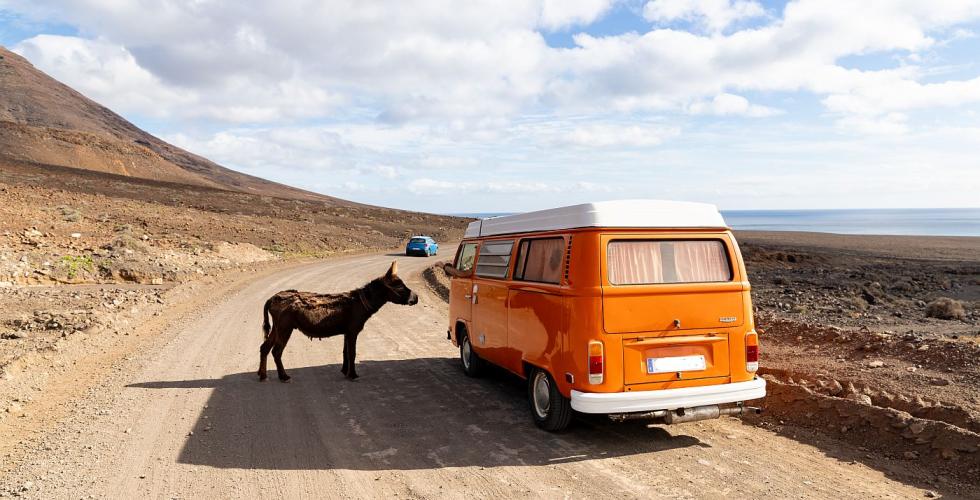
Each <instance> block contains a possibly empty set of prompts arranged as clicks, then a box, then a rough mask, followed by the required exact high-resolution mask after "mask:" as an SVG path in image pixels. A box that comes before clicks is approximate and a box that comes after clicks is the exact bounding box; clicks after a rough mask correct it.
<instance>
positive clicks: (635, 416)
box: [609, 410, 667, 422]
mask: <svg viewBox="0 0 980 500" xmlns="http://www.w3.org/2000/svg"><path fill="white" fill-rule="evenodd" d="M665 416H667V410H653V411H645V412H641V413H613V414H610V415H609V419H610V420H612V421H613V422H625V421H627V420H655V419H660V418H664V417H665Z"/></svg>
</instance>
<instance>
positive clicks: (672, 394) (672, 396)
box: [572, 377, 766, 414]
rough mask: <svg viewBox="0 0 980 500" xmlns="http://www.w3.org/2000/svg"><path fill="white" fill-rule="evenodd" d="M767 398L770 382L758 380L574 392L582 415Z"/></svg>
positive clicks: (573, 398) (575, 400)
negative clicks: (673, 387) (664, 387)
mask: <svg viewBox="0 0 980 500" xmlns="http://www.w3.org/2000/svg"><path fill="white" fill-rule="evenodd" d="M765 395H766V381H765V380H763V379H762V378H759V377H756V378H755V379H753V380H749V381H747V382H734V383H731V384H719V385H706V386H701V387H682V388H679V389H663V390H659V391H637V392H609V393H605V392H579V391H575V390H573V391H572V409H574V410H575V411H578V412H581V413H600V414H604V413H630V412H635V411H652V410H676V409H677V408H692V407H695V406H704V405H718V404H724V403H736V402H739V401H748V400H750V399H758V398H761V397H764V396H765Z"/></svg>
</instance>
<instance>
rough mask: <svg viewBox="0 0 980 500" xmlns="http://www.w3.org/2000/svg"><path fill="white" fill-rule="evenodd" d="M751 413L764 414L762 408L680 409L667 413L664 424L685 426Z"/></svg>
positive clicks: (705, 407)
mask: <svg viewBox="0 0 980 500" xmlns="http://www.w3.org/2000/svg"><path fill="white" fill-rule="evenodd" d="M750 413H754V414H757V415H758V414H759V413H762V408H756V407H754V406H742V405H739V406H733V407H731V408H720V407H719V406H718V405H708V406H696V407H694V408H678V409H676V410H671V411H669V412H667V415H665V416H664V422H667V424H683V423H686V422H697V421H698V420H708V419H712V418H718V417H720V416H722V415H748V414H750Z"/></svg>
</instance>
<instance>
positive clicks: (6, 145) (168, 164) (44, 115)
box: [0, 46, 358, 205]
mask: <svg viewBox="0 0 980 500" xmlns="http://www.w3.org/2000/svg"><path fill="white" fill-rule="evenodd" d="M0 89H2V90H3V91H2V92H0V158H5V159H9V160H15V161H28V162H33V163H39V164H48V165H55V166H63V167H71V168H78V169H83V170H94V171H98V172H105V173H112V174H117V175H125V176H131V177H137V178H143V179H150V180H158V181H168V182H177V183H181V184H191V185H197V186H205V187H212V188H219V189H227V190H231V191H240V192H245V193H251V194H257V195H263V196H275V197H279V198H290V199H300V200H309V201H321V202H326V203H330V204H336V205H348V204H350V205H358V204H357V203H353V202H349V201H346V200H342V199H339V198H334V197H331V196H327V195H322V194H318V193H313V192H309V191H305V190H302V189H299V188H295V187H291V186H286V185H284V184H279V183H276V182H272V181H268V180H265V179H262V178H259V177H255V176H251V175H248V174H244V173H241V172H238V171H235V170H232V169H229V168H227V167H223V166H221V165H219V164H217V163H215V162H213V161H211V160H208V159H207V158H204V157H202V156H199V155H197V154H194V153H191V152H189V151H186V150H183V149H181V148H179V147H177V146H174V145H172V144H170V143H167V142H166V141H163V140H162V139H159V138H158V137H156V136H154V135H152V134H150V133H149V132H146V131H144V130H142V129H140V128H139V127H137V126H136V125H134V124H132V123H131V122H129V121H128V120H126V119H125V118H123V117H122V116H120V115H119V114H117V113H115V112H114V111H112V110H110V109H109V108H107V107H105V106H103V105H101V104H99V103H97V102H95V101H94V100H92V99H89V98H88V97H86V96H85V95H83V94H81V93H80V92H78V91H76V90H74V89H73V88H71V87H69V86H68V85H66V84H64V83H62V82H60V81H58V80H56V79H54V78H53V77H51V76H49V75H47V74H46V73H44V72H43V71H41V70H39V69H37V68H36V67H34V65H33V64H31V62H30V61H28V60H27V59H26V58H24V57H23V56H20V55H19V54H16V53H14V52H11V51H10V50H8V49H6V48H5V47H3V46H0Z"/></svg>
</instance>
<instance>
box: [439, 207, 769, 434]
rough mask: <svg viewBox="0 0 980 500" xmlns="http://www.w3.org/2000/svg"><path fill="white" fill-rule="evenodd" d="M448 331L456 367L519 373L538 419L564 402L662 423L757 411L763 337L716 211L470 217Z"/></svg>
mask: <svg viewBox="0 0 980 500" xmlns="http://www.w3.org/2000/svg"><path fill="white" fill-rule="evenodd" d="M454 267H455V272H454V273H453V274H454V275H455V276H454V277H453V278H452V285H451V292H450V301H449V320H450V321H449V323H450V324H449V337H450V339H451V340H452V342H453V344H454V345H456V346H458V347H459V353H460V360H461V363H462V367H463V371H464V372H465V373H466V374H467V375H470V376H478V375H479V374H480V373H481V371H482V370H483V368H485V364H486V363H492V364H494V365H497V366H500V367H502V368H504V369H506V370H508V371H511V372H513V373H515V374H517V375H518V376H521V377H523V378H525V379H527V381H528V386H527V387H528V390H527V392H528V399H529V402H530V408H531V414H532V417H533V418H534V422H535V423H536V424H537V425H538V426H539V427H541V428H543V429H546V430H549V431H560V430H562V429H564V428H565V427H567V426H568V424H569V423H570V422H571V417H572V413H573V410H574V411H577V412H581V413H594V414H605V415H609V416H610V417H611V418H612V419H613V420H627V419H635V418H642V419H656V420H659V421H662V422H664V423H667V424H673V423H681V422H692V421H696V420H703V419H708V418H716V417H718V416H720V415H731V414H740V413H743V412H747V411H758V410H757V409H755V408H750V407H748V406H745V405H744V404H743V402H745V401H749V400H753V399H757V398H761V397H763V396H765V393H766V383H765V381H764V380H763V379H762V378H760V377H758V376H756V371H757V370H758V367H759V339H758V336H757V335H756V332H755V326H754V324H753V319H752V303H751V298H750V296H749V282H748V277H747V276H746V273H745V266H744V264H743V263H742V257H741V254H740V253H739V249H738V244H737V243H736V242H735V238H734V236H733V235H732V232H731V230H730V229H729V228H728V227H727V225H726V224H725V221H724V219H723V218H722V216H721V214H720V213H719V212H718V210H717V209H716V208H715V207H714V206H713V205H708V204H702V203H687V202H669V201H656V200H624V201H608V202H597V203H587V204H583V205H574V206H570V207H563V208H555V209H550V210H542V211H538V212H530V213H524V214H519V215H511V216H505V217H495V218H490V219H484V220H479V221H475V222H472V223H470V225H469V227H468V228H467V230H466V234H465V236H464V239H463V241H462V243H461V244H460V246H459V249H458V250H457V252H456V258H455V261H454Z"/></svg>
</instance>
